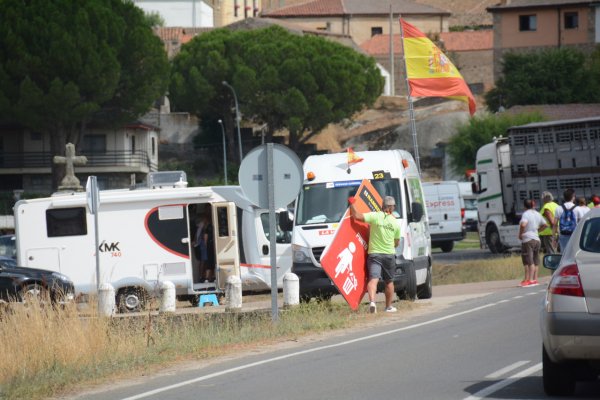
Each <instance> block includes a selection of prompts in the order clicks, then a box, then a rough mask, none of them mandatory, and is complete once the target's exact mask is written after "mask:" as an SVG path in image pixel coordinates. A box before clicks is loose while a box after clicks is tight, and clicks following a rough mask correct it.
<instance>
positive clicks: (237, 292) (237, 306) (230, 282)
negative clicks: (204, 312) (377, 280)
mask: <svg viewBox="0 0 600 400" xmlns="http://www.w3.org/2000/svg"><path fill="white" fill-rule="evenodd" d="M225 296H226V298H227V307H226V309H227V310H229V311H239V310H241V309H242V280H241V279H240V278H239V277H237V276H235V275H231V276H229V277H228V278H227V283H226V284H225Z"/></svg>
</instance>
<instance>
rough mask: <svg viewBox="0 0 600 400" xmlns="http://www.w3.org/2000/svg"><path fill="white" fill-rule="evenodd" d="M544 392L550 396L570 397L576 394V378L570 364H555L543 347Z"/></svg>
mask: <svg viewBox="0 0 600 400" xmlns="http://www.w3.org/2000/svg"><path fill="white" fill-rule="evenodd" d="M542 365H543V367H542V371H543V381H544V392H546V394H547V395H548V396H568V395H571V394H573V392H575V377H574V376H573V371H572V368H569V364H567V363H565V364H559V363H555V362H553V361H552V360H551V359H550V357H549V356H548V353H546V349H545V348H544V346H542Z"/></svg>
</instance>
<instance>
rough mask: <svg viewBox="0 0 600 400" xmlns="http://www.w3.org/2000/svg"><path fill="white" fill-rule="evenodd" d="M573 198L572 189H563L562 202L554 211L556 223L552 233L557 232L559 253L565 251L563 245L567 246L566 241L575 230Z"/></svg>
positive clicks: (575, 219)
mask: <svg viewBox="0 0 600 400" xmlns="http://www.w3.org/2000/svg"><path fill="white" fill-rule="evenodd" d="M573 199H575V191H573V189H567V190H565V191H564V192H563V200H564V203H563V204H562V206H560V207H557V208H556V211H555V212H554V220H555V221H556V222H557V223H556V224H554V227H553V228H552V232H554V235H556V233H557V232H559V235H558V244H559V246H560V252H561V253H562V252H563V251H565V247H566V246H567V243H569V239H570V238H571V234H572V233H573V231H574V230H575V225H577V217H576V216H575V214H574V213H573V209H574V208H575V203H573ZM559 228H560V231H559Z"/></svg>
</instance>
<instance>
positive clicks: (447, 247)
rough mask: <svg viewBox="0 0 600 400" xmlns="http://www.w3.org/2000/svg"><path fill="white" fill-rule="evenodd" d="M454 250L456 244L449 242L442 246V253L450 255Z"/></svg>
mask: <svg viewBox="0 0 600 400" xmlns="http://www.w3.org/2000/svg"><path fill="white" fill-rule="evenodd" d="M453 248H454V242H453V241H452V240H451V241H448V242H444V243H443V244H442V245H441V246H440V249H442V251H443V252H444V253H450V252H451V251H452V249H453Z"/></svg>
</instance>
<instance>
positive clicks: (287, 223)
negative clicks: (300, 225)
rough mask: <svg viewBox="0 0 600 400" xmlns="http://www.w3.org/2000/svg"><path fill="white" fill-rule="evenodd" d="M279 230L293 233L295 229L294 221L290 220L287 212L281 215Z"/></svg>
mask: <svg viewBox="0 0 600 400" xmlns="http://www.w3.org/2000/svg"><path fill="white" fill-rule="evenodd" d="M278 222H279V229H281V230H282V231H291V230H292V229H293V228H294V221H293V220H292V219H291V218H290V214H289V213H288V212H287V211H282V212H280V213H279V221H278Z"/></svg>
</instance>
